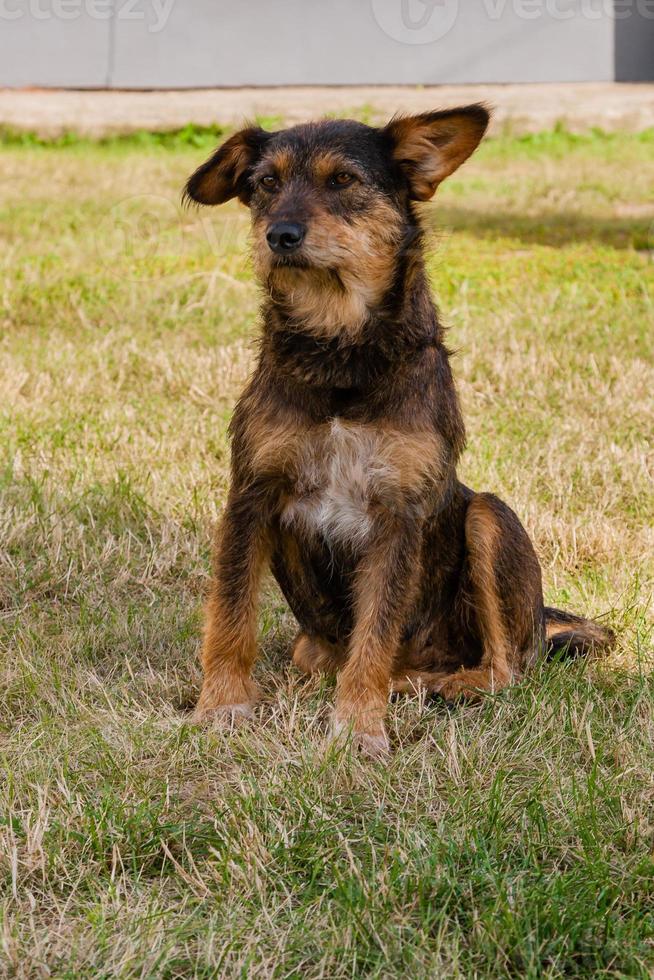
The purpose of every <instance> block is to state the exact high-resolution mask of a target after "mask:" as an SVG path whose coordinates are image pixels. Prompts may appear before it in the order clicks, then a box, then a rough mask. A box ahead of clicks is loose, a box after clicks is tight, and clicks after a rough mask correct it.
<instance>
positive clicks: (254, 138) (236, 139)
mask: <svg viewBox="0 0 654 980" xmlns="http://www.w3.org/2000/svg"><path fill="white" fill-rule="evenodd" d="M270 136H271V134H270V133H267V132H266V131H265V130H263V129H260V127H259V126H249V127H248V128H247V129H242V130H240V132H238V133H234V135H233V136H230V138H229V139H228V140H226V141H225V142H224V143H223V145H222V146H220V147H218V149H217V150H216V152H215V153H214V155H213V156H212V157H210V158H209V159H208V160H207V161H206V163H203V164H202V166H201V167H198V169H197V170H196V171H195V173H194V174H192V175H191V176H190V177H189V179H188V181H187V183H186V187H185V188H184V198H185V200H190V201H197V203H198V204H223V203H224V202H225V201H229V199H230V198H232V197H238V199H239V200H240V201H242V202H243V203H244V204H248V203H249V201H250V196H251V193H252V191H251V188H250V185H249V180H248V178H249V176H250V172H251V170H252V167H253V166H254V165H255V164H256V162H257V160H258V159H259V157H260V156H261V154H262V152H263V148H264V146H265V145H266V143H267V141H268V140H269V139H270Z"/></svg>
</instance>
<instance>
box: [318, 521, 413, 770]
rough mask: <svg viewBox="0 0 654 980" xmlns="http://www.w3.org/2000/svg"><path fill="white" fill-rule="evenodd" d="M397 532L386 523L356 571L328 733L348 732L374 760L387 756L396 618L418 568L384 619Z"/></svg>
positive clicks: (409, 594) (396, 645)
mask: <svg viewBox="0 0 654 980" xmlns="http://www.w3.org/2000/svg"><path fill="white" fill-rule="evenodd" d="M397 531H398V529H397V528H396V527H394V526H393V524H392V523H391V525H390V526H389V527H388V528H387V532H386V534H385V535H384V536H383V537H382V538H381V539H380V540H379V541H378V542H377V543H376V544H375V545H374V546H373V547H371V548H370V549H369V550H368V553H367V555H366V557H365V559H364V560H363V562H362V564H361V566H360V568H359V572H358V574H357V577H356V583H355V616H354V623H355V626H354V631H353V633H352V637H351V640H350V647H349V656H348V660H347V663H346V664H345V666H344V667H343V669H342V670H341V672H340V673H339V675H338V682H337V688H336V707H335V711H334V731H335V732H336V733H338V732H340V731H342V730H344V729H351V730H352V731H353V732H355V733H356V734H357V736H358V737H359V738H361V737H363V738H364V739H365V742H364V748H365V749H366V751H368V752H370V753H373V754H378V755H380V754H383V753H384V752H385V751H388V739H387V736H386V731H385V728H384V717H385V714H386V706H387V703H388V697H389V694H390V690H391V674H392V670H393V661H394V659H395V657H396V655H397V652H398V648H399V639H400V629H401V623H402V615H403V612H404V610H405V609H406V608H407V607H408V606H409V605H410V603H411V601H412V599H413V596H414V593H415V589H416V586H417V582H418V568H417V566H414V567H413V568H412V570H411V572H410V575H409V576H408V577H407V579H406V580H405V581H404V583H403V592H402V594H401V595H399V596H398V595H397V594H394V595H393V604H394V610H393V613H392V615H390V616H389V615H388V611H387V607H388V603H389V599H390V595H389V586H390V585H391V583H392V582H394V563H395V557H394V549H395V546H396V543H397V542H396V535H397ZM384 620H385V625H383V626H382V625H381V624H382V622H383V621H384Z"/></svg>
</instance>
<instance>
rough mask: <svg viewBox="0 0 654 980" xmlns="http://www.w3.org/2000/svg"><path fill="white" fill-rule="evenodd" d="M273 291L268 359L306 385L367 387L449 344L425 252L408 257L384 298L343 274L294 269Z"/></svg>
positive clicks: (267, 310) (267, 321) (266, 314)
mask: <svg viewBox="0 0 654 980" xmlns="http://www.w3.org/2000/svg"><path fill="white" fill-rule="evenodd" d="M268 285H269V290H268V295H267V298H266V302H265V304H264V309H263V323H264V338H263V349H264V352H265V355H266V356H267V357H268V359H269V361H270V363H271V365H272V366H274V368H275V370H276V371H277V372H279V373H281V374H283V375H286V376H288V377H292V378H293V379H294V380H295V381H297V382H300V383H302V384H306V385H310V386H317V387H321V388H340V389H350V388H358V389H366V388H368V387H369V386H370V385H373V384H378V383H379V382H380V380H381V379H382V378H383V375H384V374H385V373H386V372H388V371H390V370H393V369H395V368H396V367H397V365H398V364H399V363H400V362H403V361H404V362H406V361H407V360H409V359H410V358H411V357H412V356H414V355H416V354H418V353H419V352H420V351H422V350H424V349H425V348H426V347H429V346H440V344H441V342H442V330H441V327H440V324H439V322H438V316H437V313H436V309H435V307H434V303H433V301H432V299H431V295H430V292H429V286H428V283H427V276H426V273H425V267H424V260H423V256H422V254H421V252H420V250H419V249H417V250H415V251H407V252H406V253H402V254H401V255H400V256H399V258H398V259H397V260H396V262H395V265H394V267H393V268H392V270H391V272H390V275H389V276H388V278H387V280H386V281H385V282H384V283H383V289H377V291H376V292H375V289H376V285H375V284H370V285H369V286H368V291H367V293H366V286H365V284H361V283H359V282H356V283H354V286H352V283H351V280H350V279H348V278H347V277H343V276H341V275H340V274H339V275H338V276H336V275H334V274H330V273H327V272H318V271H314V270H302V269H300V270H295V269H291V268H289V269H288V270H285V274H284V275H283V276H281V277H279V276H275V277H274V281H272V282H269V284H268ZM373 293H374V295H373ZM366 296H367V297H368V298H369V299H368V300H366V299H365V297H366ZM348 313H349V314H351V316H350V319H345V315H346V314H348Z"/></svg>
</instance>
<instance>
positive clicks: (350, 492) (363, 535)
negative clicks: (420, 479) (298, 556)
mask: <svg viewBox="0 0 654 980" xmlns="http://www.w3.org/2000/svg"><path fill="white" fill-rule="evenodd" d="M392 455H393V454H392V450H391V447H390V445H389V439H388V436H387V435H385V434H384V433H383V432H382V431H381V430H380V429H378V428H376V427H373V426H369V425H359V424H355V423H350V422H343V421H341V420H340V419H334V420H332V421H331V422H330V423H328V424H327V425H325V426H321V427H319V431H317V432H315V433H314V434H313V435H312V436H310V437H309V438H307V439H306V440H305V443H304V445H303V446H302V448H301V450H300V451H299V452H298V453H297V455H296V458H295V460H294V466H293V472H292V481H291V482H292V489H291V494H290V499H289V500H287V502H286V503H285V506H284V509H283V512H282V523H283V524H284V525H286V526H289V527H290V526H294V527H295V528H296V529H298V530H301V531H302V532H304V533H305V534H309V535H320V536H321V537H322V538H324V539H325V540H326V541H328V542H332V543H345V544H349V545H351V546H353V547H357V546H360V545H362V544H363V543H364V542H365V541H366V539H367V538H368V536H369V534H370V531H371V527H372V514H371V511H372V508H373V506H374V505H376V504H379V503H380V501H381V500H382V499H383V498H384V497H388V495H389V493H391V492H392V490H393V488H394V487H396V486H397V484H398V473H397V467H396V465H395V464H394V462H393V459H392Z"/></svg>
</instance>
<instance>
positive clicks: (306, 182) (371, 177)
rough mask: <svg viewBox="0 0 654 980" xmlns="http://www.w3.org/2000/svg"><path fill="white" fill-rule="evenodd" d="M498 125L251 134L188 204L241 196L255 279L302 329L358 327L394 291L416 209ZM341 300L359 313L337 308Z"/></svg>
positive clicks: (471, 121) (457, 114)
mask: <svg viewBox="0 0 654 980" xmlns="http://www.w3.org/2000/svg"><path fill="white" fill-rule="evenodd" d="M488 120H489V114H488V112H487V110H486V109H485V108H484V107H483V106H481V105H472V106H466V107H464V108H460V109H452V110H447V111H443V112H429V113H423V114H421V115H417V116H404V117H399V118H395V119H393V120H392V121H391V122H390V123H389V124H388V125H387V126H385V127H383V128H381V129H377V128H374V127H371V126H365V125H363V124H362V123H358V122H353V121H350V120H326V121H324V122H319V123H310V124H307V125H301V126H294V127H293V128H291V129H285V130H281V131H279V132H274V133H269V132H265V131H264V130H262V129H260V128H258V127H249V128H247V129H243V130H241V131H240V132H238V133H236V134H235V135H234V136H232V137H230V138H229V139H228V140H227V141H226V142H225V143H223V145H222V146H221V147H220V148H219V149H218V150H217V151H216V153H215V154H214V155H213V156H212V157H211V158H210V159H209V160H207V162H206V163H204V164H203V165H202V166H201V167H200V168H199V169H198V170H196V172H195V173H194V174H193V175H192V176H191V177H190V178H189V181H188V183H187V185H186V196H187V197H188V198H190V199H191V200H193V201H197V202H198V203H200V204H210V205H214V204H222V203H223V202H224V201H228V200H229V199H230V198H233V197H237V198H239V200H240V201H242V202H243V203H244V204H247V205H248V206H249V207H250V209H251V213H252V228H253V251H254V260H255V268H256V271H257V274H258V275H259V277H260V278H261V279H262V280H263V281H265V282H266V283H267V284H268V285H269V287H270V288H271V290H273V291H276V292H278V293H280V294H282V295H285V296H287V297H288V296H291V297H292V300H291V301H292V305H293V307H294V310H295V312H296V314H297V315H298V317H299V318H302V317H304V318H305V319H307V318H310V314H312V315H314V317H317V318H318V319H319V320H320V321H321V322H323V321H324V320H325V317H327V319H329V317H330V315H332V314H333V315H334V316H335V319H336V321H338V320H340V322H343V320H344V319H349V320H353V321H357V322H360V321H361V320H362V318H365V315H366V311H367V310H368V309H369V308H370V306H371V304H374V303H375V302H377V301H379V298H380V296H381V295H383V293H384V291H385V290H386V289H387V288H388V285H389V282H390V280H391V278H392V274H393V269H394V267H395V263H396V261H397V256H398V254H399V253H400V251H401V249H402V247H403V245H404V244H405V243H406V237H407V234H408V233H409V232H410V230H411V229H412V228H414V227H415V219H414V214H413V209H412V202H413V201H426V200H428V199H429V198H431V197H432V196H433V194H434V193H435V191H436V188H437V187H438V185H439V184H440V183H441V181H443V180H444V179H445V178H446V177H448V176H449V175H450V174H451V173H453V172H454V171H455V170H456V169H457V167H459V166H460V165H461V164H462V163H463V162H464V160H466V159H467V158H468V157H469V156H470V154H471V153H472V152H473V151H474V150H475V148H476V147H477V146H478V144H479V142H480V140H481V138H482V136H483V135H484V132H485V131H486V127H487V125H488ZM329 293H331V294H332V295H331V300H330V301H329V302H327V300H326V294H329ZM334 295H338V296H340V297H341V300H343V299H344V298H345V300H347V303H346V305H348V304H349V306H350V307H351V308H350V309H347V310H346V309H337V306H338V304H337V303H336V304H335V303H334V302H333V299H334ZM348 297H349V299H348ZM298 306H299V307H300V309H299V310H298Z"/></svg>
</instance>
